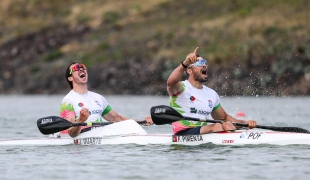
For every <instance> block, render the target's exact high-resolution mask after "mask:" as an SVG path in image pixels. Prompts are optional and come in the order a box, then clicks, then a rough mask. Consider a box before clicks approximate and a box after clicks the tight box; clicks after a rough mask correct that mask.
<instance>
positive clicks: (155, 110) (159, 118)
mask: <svg viewBox="0 0 310 180" xmlns="http://www.w3.org/2000/svg"><path fill="white" fill-rule="evenodd" d="M151 117H152V120H153V122H154V124H156V125H162V124H170V123H173V122H175V121H178V120H181V119H184V117H183V116H182V115H181V114H180V113H179V112H178V111H176V110H175V109H173V108H172V107H170V106H165V105H159V106H153V107H151Z"/></svg>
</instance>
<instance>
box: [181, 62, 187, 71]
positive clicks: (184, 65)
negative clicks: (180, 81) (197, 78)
mask: <svg viewBox="0 0 310 180" xmlns="http://www.w3.org/2000/svg"><path fill="white" fill-rule="evenodd" d="M181 64H182V66H183V68H184V69H186V68H187V66H185V64H184V63H183V61H182V62H181Z"/></svg>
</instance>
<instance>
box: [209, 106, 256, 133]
mask: <svg viewBox="0 0 310 180" xmlns="http://www.w3.org/2000/svg"><path fill="white" fill-rule="evenodd" d="M211 116H212V118H213V119H216V120H224V121H230V122H236V123H242V124H248V125H249V128H254V127H256V121H255V120H248V121H245V120H239V119H236V118H234V117H232V116H230V115H228V114H227V113H226V111H225V110H224V108H223V107H219V108H218V109H216V110H214V111H212V113H211Z"/></svg>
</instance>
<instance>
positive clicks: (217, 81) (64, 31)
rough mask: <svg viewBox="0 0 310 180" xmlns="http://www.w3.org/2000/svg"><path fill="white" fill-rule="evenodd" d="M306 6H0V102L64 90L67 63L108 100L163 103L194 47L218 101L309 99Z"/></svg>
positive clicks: (95, 0) (175, 1) (121, 1)
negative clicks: (141, 98)
mask: <svg viewBox="0 0 310 180" xmlns="http://www.w3.org/2000/svg"><path fill="white" fill-rule="evenodd" d="M309 10H310V1H306V0H286V1H285V0H279V1H254V0H233V1H217V0H208V1H199V0H149V1H143V0H130V1H128V0H118V1H113V0H92V1H80V0H76V1H74V0H67V1H61V0H53V1H51V0H46V1H39V0H28V1H23V0H3V1H2V5H1V7H0V23H1V28H0V58H1V61H0V63H1V66H0V71H1V74H0V93H1V94H11V93H14V94H15V93H18V94H35V93H39V94H40V93H43V94H57V93H65V92H67V91H68V90H69V86H68V85H67V84H66V81H65V78H64V71H65V68H66V67H67V65H68V64H69V62H71V61H79V62H82V63H84V64H86V65H87V67H88V72H89V75H90V89H92V90H96V91H98V92H101V93H104V94H153V95H155V94H156V95H161V94H165V93H166V87H165V83H166V82H165V81H166V79H167V77H168V75H169V73H170V72H171V71H172V70H173V69H174V68H175V67H176V66H177V65H178V64H179V63H180V62H181V61H182V60H183V59H184V58H185V56H186V55H187V54H188V53H189V52H191V51H193V50H194V49H195V47H197V46H199V47H200V50H199V54H200V55H201V56H203V57H205V58H206V59H207V60H208V63H209V67H208V68H209V76H210V80H209V82H208V83H207V85H208V86H209V87H211V88H214V89H216V90H217V91H218V92H219V94H220V95H276V96H291V95H310V45H309V44H310V36H309V34H310V23H309V22H310V11H309Z"/></svg>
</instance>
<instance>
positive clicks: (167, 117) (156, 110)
mask: <svg viewBox="0 0 310 180" xmlns="http://www.w3.org/2000/svg"><path fill="white" fill-rule="evenodd" d="M151 117H152V119H153V122H154V124H156V125H162V124H171V123H173V122H175V121H179V120H192V121H201V122H210V123H223V122H225V121H223V120H210V119H199V118H193V117H184V116H183V115H181V114H180V113H179V112H178V111H176V110H175V109H174V108H172V107H170V106H166V105H159V106H153V107H152V108H151ZM231 123H233V124H234V125H235V126H239V127H248V124H243V123H237V122H231ZM256 128H260V129H268V130H273V131H280V132H296V133H307V134H309V133H310V132H309V131H308V130H306V129H303V128H299V127H276V126H262V125H257V126H256Z"/></svg>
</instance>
